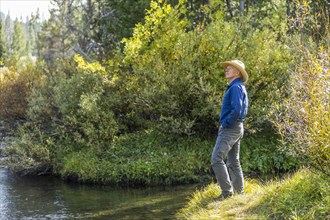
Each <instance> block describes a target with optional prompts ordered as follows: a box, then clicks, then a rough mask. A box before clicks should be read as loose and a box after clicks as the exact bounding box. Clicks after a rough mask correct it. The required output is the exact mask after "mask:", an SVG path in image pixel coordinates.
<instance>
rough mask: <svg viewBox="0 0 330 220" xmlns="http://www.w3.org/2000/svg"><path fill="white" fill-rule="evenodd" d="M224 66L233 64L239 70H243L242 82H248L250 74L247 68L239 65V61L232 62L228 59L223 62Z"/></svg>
mask: <svg viewBox="0 0 330 220" xmlns="http://www.w3.org/2000/svg"><path fill="white" fill-rule="evenodd" d="M221 64H222V66H223V67H224V68H226V67H227V66H233V67H235V68H236V69H238V71H240V72H241V74H242V82H243V83H246V82H247V81H248V79H249V75H248V74H247V72H246V71H245V69H243V68H242V67H241V66H240V65H238V64H237V63H234V62H231V61H226V62H222V63H221Z"/></svg>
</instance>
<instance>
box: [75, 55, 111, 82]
mask: <svg viewBox="0 0 330 220" xmlns="http://www.w3.org/2000/svg"><path fill="white" fill-rule="evenodd" d="M74 61H75V62H76V63H77V68H78V70H82V71H85V72H87V73H96V74H98V75H100V76H102V77H104V76H105V72H106V71H105V68H104V67H103V66H102V65H101V64H100V63H99V62H91V63H88V62H86V61H85V60H84V58H83V57H82V56H80V55H75V56H74Z"/></svg>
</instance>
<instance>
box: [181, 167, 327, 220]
mask: <svg viewBox="0 0 330 220" xmlns="http://www.w3.org/2000/svg"><path fill="white" fill-rule="evenodd" d="M329 190H330V183H329V177H325V176H324V175H322V174H319V173H313V172H311V171H310V170H308V169H302V170H300V171H298V172H297V173H295V174H293V175H290V176H287V177H286V178H284V179H281V180H273V181H270V182H268V183H265V184H262V183H260V182H258V181H256V180H247V181H246V188H245V192H246V193H245V195H235V196H234V197H232V198H229V199H226V200H224V201H220V202H214V201H212V198H214V197H216V196H218V195H219V194H220V193H221V190H220V188H219V186H218V185H216V184H213V183H212V184H210V185H208V186H207V187H205V188H204V189H202V190H198V191H196V192H195V193H194V194H193V195H192V197H191V199H190V201H189V203H188V204H187V205H186V206H185V207H184V208H183V209H182V210H180V211H179V212H178V213H177V218H178V219H189V220H194V219H196V220H197V219H198V220H202V219H330V191H329Z"/></svg>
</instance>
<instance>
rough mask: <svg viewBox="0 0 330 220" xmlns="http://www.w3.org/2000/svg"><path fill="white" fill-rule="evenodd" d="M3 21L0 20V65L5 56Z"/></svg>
mask: <svg viewBox="0 0 330 220" xmlns="http://www.w3.org/2000/svg"><path fill="white" fill-rule="evenodd" d="M3 29H4V28H3V23H2V21H1V22H0V66H1V62H2V60H3V58H4V56H5V48H6V45H5V44H6V43H5V32H4V31H3Z"/></svg>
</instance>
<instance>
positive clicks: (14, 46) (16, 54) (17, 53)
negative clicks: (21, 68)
mask: <svg viewBox="0 0 330 220" xmlns="http://www.w3.org/2000/svg"><path fill="white" fill-rule="evenodd" d="M11 50H12V55H13V58H14V59H15V60H19V59H20V58H21V57H23V56H26V55H27V53H26V36H25V33H24V29H23V26H22V24H21V23H20V22H19V21H18V20H17V19H16V20H15V22H14V33H13V41H12V43H11Z"/></svg>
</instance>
